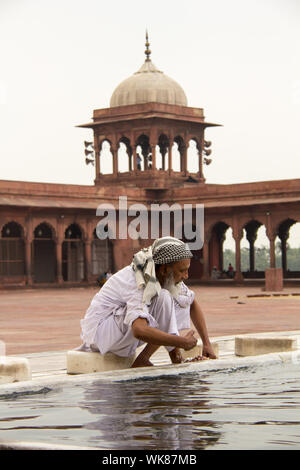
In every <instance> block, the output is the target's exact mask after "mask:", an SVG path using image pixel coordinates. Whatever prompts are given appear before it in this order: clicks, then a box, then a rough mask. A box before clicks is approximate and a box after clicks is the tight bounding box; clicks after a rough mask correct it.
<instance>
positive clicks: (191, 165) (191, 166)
mask: <svg viewBox="0 0 300 470" xmlns="http://www.w3.org/2000/svg"><path fill="white" fill-rule="evenodd" d="M187 171H188V172H189V173H198V172H199V150H198V142H197V140H196V139H191V140H190V141H189V146H188V149H187Z"/></svg>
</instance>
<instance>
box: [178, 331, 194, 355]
mask: <svg viewBox="0 0 300 470" xmlns="http://www.w3.org/2000/svg"><path fill="white" fill-rule="evenodd" d="M182 338H183V339H184V345H183V346H182V348H183V349H184V350H185V351H189V350H190V349H193V348H194V347H195V346H196V345H197V339H196V338H195V336H194V330H190V331H188V332H187V333H186V334H185V335H184V336H183V337H182Z"/></svg>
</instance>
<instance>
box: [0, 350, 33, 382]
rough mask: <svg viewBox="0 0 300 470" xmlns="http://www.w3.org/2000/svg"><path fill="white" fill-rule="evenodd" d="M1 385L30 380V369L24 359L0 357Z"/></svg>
mask: <svg viewBox="0 0 300 470" xmlns="http://www.w3.org/2000/svg"><path fill="white" fill-rule="evenodd" d="M0 377H1V383H5V382H7V383H8V382H20V381H23V380H31V368H30V365H29V361H28V359H26V358H25V357H11V356H0Z"/></svg>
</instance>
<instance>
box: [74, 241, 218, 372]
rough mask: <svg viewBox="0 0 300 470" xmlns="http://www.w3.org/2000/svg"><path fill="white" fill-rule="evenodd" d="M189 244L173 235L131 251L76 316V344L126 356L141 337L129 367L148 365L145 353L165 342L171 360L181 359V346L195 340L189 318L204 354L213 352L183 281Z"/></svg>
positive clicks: (191, 344)
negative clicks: (78, 317) (130, 258)
mask: <svg viewBox="0 0 300 470" xmlns="http://www.w3.org/2000/svg"><path fill="white" fill-rule="evenodd" d="M192 256H193V255H192V253H191V252H190V250H189V248H188V246H187V245H186V244H185V243H184V242H182V241H180V240H178V239H177V238H173V237H163V238H160V239H157V240H155V242H154V243H153V245H152V246H150V247H149V248H144V249H142V250H141V251H139V252H138V253H136V254H135V255H134V257H133V262H132V263H131V264H130V265H129V266H126V267H125V268H123V269H121V270H120V271H118V272H117V273H116V274H114V275H113V276H111V277H110V279H109V280H108V281H107V282H106V283H105V284H104V286H103V287H102V289H101V290H100V291H99V292H98V293H97V294H96V295H95V296H94V298H93V299H92V302H91V304H90V306H89V308H88V310H87V312H86V314H85V317H84V318H83V319H82V320H81V329H82V332H81V338H82V340H83V342H84V344H83V346H82V347H81V348H80V349H81V350H82V349H83V350H92V351H99V352H100V353H101V354H105V353H107V352H112V353H114V354H116V355H118V356H122V357H129V356H131V355H133V354H134V353H135V350H136V349H137V348H138V347H139V346H141V345H142V344H144V343H146V346H145V348H144V349H143V350H142V352H141V353H140V354H139V355H138V357H137V358H136V360H135V361H134V363H133V365H132V367H144V366H150V365H152V363H151V362H150V357H151V356H152V354H153V353H154V352H155V351H156V350H157V349H158V348H159V347H160V346H165V347H166V349H167V350H168V352H169V355H170V358H171V360H172V362H173V363H179V362H182V357H181V354H180V348H182V349H185V350H190V349H192V348H193V347H194V346H196V344H197V339H196V338H195V336H194V331H193V330H189V331H188V332H186V333H185V334H183V335H181V336H180V334H179V332H180V330H184V329H187V328H188V329H189V328H190V319H192V321H193V324H194V326H195V328H196V330H197V331H198V333H199V335H200V337H201V339H202V343H203V352H202V354H203V356H200V357H199V358H198V359H203V358H212V359H215V358H216V356H215V354H214V352H213V349H212V347H211V344H210V341H209V337H208V333H207V329H206V324H205V320H204V316H203V314H202V311H201V308H200V306H199V304H198V302H197V301H196V300H195V298H194V293H193V292H192V291H191V290H190V289H188V287H187V286H186V285H185V284H184V282H183V281H184V280H185V279H187V278H188V269H189V266H190V258H192Z"/></svg>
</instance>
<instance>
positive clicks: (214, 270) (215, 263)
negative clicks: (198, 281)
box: [208, 221, 229, 278]
mask: <svg viewBox="0 0 300 470" xmlns="http://www.w3.org/2000/svg"><path fill="white" fill-rule="evenodd" d="M228 228H229V225H228V224H226V223H225V222H222V221H220V222H218V223H216V224H215V225H214V227H213V229H212V231H211V237H210V240H209V248H208V249H209V272H210V275H211V277H212V278H220V277H223V274H224V271H225V270H224V254H223V244H224V241H225V233H226V231H227V229H228Z"/></svg>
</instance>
